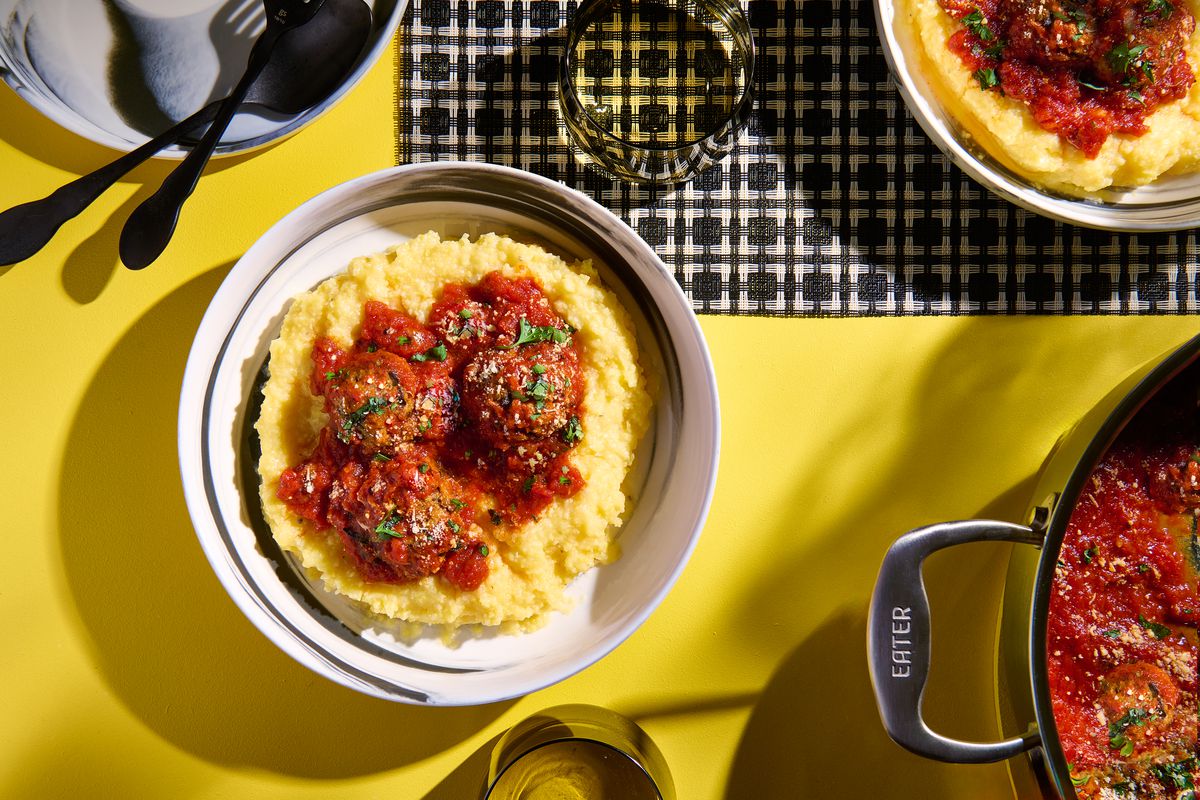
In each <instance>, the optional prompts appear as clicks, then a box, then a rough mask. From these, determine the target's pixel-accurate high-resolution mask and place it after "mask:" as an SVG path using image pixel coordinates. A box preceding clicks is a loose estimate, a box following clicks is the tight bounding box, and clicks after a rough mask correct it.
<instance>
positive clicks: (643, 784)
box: [484, 705, 676, 800]
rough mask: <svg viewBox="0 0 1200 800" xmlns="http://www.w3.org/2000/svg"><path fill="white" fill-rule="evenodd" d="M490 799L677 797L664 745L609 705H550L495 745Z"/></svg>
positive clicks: (672, 799)
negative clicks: (605, 706) (659, 747)
mask: <svg viewBox="0 0 1200 800" xmlns="http://www.w3.org/2000/svg"><path fill="white" fill-rule="evenodd" d="M487 787H488V788H487V794H486V795H485V798H484V800H676V798H675V786H674V784H673V783H672V782H671V773H670V772H669V771H668V770H667V763H666V761H665V760H664V759H663V757H662V753H661V752H659V750H658V747H656V746H655V744H654V742H653V741H651V739H650V737H649V736H647V735H646V732H645V731H643V730H642V729H641V728H640V727H638V725H637V724H636V723H635V722H633V721H632V720H629V719H626V718H625V717H623V716H621V715H620V714H617V713H616V712H614V711H609V710H608V709H605V708H599V707H597V706H588V705H565V706H555V707H554V708H548V709H546V710H545V711H541V712H539V713H537V714H534V715H533V716H531V717H528V718H526V719H524V720H522V721H521V722H519V723H517V724H516V725H515V726H513V727H512V728H510V729H509V730H508V732H506V733H505V734H504V735H503V736H502V737H500V741H499V742H497V743H496V747H495V749H494V750H492V760H491V766H490V768H489V770H488V782H487Z"/></svg>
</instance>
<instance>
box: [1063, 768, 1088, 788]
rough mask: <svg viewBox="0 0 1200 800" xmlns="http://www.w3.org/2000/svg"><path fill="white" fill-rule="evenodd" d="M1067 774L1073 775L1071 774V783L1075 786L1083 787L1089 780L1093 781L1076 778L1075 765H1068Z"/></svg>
mask: <svg viewBox="0 0 1200 800" xmlns="http://www.w3.org/2000/svg"><path fill="white" fill-rule="evenodd" d="M1067 772H1070V773H1072V774H1071V783H1072V784H1074V785H1075V786H1083V785H1084V784H1085V783H1087V782H1088V781H1089V780H1091V779H1090V778H1086V777H1085V778H1079V777H1076V776H1075V774H1074V772H1075V765H1074V764H1070V763H1068V764H1067Z"/></svg>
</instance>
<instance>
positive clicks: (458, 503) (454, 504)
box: [450, 497, 467, 511]
mask: <svg viewBox="0 0 1200 800" xmlns="http://www.w3.org/2000/svg"><path fill="white" fill-rule="evenodd" d="M450 507H451V508H453V509H454V510H455V511H458V510H459V509H460V508H466V507H467V504H466V503H464V502H463V501H462V500H459V499H458V498H457V497H451V498H450Z"/></svg>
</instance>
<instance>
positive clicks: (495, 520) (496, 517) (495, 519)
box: [488, 508, 504, 525]
mask: <svg viewBox="0 0 1200 800" xmlns="http://www.w3.org/2000/svg"><path fill="white" fill-rule="evenodd" d="M488 517H490V518H491V520H492V524H493V525H499V524H500V523H502V522H504V518H503V517H501V516H500V512H499V511H497V510H496V509H494V508H489V509H488Z"/></svg>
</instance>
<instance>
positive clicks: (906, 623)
mask: <svg viewBox="0 0 1200 800" xmlns="http://www.w3.org/2000/svg"><path fill="white" fill-rule="evenodd" d="M1189 367H1194V368H1195V370H1200V336H1197V337H1195V338H1193V339H1191V340H1190V341H1188V342H1187V343H1185V344H1184V345H1183V346H1181V347H1179V348H1178V349H1177V350H1175V351H1174V352H1172V353H1170V354H1168V355H1167V356H1166V357H1165V358H1162V359H1156V360H1155V361H1152V362H1150V363H1148V364H1146V365H1144V366H1143V367H1141V368H1140V369H1138V370H1135V372H1134V373H1133V374H1131V375H1130V376H1129V377H1128V378H1126V379H1125V380H1124V381H1123V382H1122V383H1121V384H1120V385H1119V386H1117V387H1116V388H1115V389H1113V391H1112V392H1110V393H1109V394H1108V396H1107V397H1105V399H1104V400H1102V401H1101V402H1100V403H1099V404H1097V405H1096V407H1095V408H1093V409H1092V410H1091V411H1090V412H1089V413H1088V414H1087V415H1086V416H1085V417H1084V418H1083V419H1081V420H1079V422H1077V423H1076V424H1075V426H1074V427H1073V428H1072V429H1071V430H1069V431H1068V432H1067V433H1065V434H1064V435H1063V436H1062V437H1061V438H1060V439H1059V442H1058V444H1057V445H1056V446H1055V448H1054V450H1053V451H1052V453H1051V455H1050V456H1049V458H1048V459H1047V461H1046V464H1045V466H1044V468H1043V469H1042V474H1041V476H1040V478H1039V480H1038V485H1037V489H1036V490H1035V492H1034V495H1033V501H1032V503H1031V508H1030V511H1029V514H1028V516H1027V518H1026V520H1025V522H1024V524H1015V523H1012V522H1000V521H995V520H965V521H959V522H946V523H941V524H938V525H930V526H928V527H924V528H918V529H916V530H913V531H909V532H908V533H906V534H904V535H903V536H901V537H900V538H899V539H897V540H896V542H895V543H894V544H893V545H892V546H891V548H890V549H889V550H888V552H887V555H886V556H885V557H884V560H883V565H882V567H881V568H880V570H879V577H878V579H877V581H876V584H875V591H874V594H873V595H872V597H871V609H870V613H869V618H868V622H867V658H868V661H869V664H870V668H871V682H872V684H873V685H874V688H875V700H876V702H877V703H878V705H879V713H880V716H881V717H882V719H883V724H884V727H885V728H886V729H887V732H888V735H890V736H891V737H892V739H893V740H895V741H896V743H898V744H900V745H901V746H902V747H904V748H906V749H908V750H911V751H912V752H914V753H916V754H918V755H922V756H925V757H927V758H933V759H937V760H939V761H950V762H957V763H983V762H989V761H1000V760H1002V759H1006V758H1012V757H1013V756H1016V755H1020V754H1021V753H1024V752H1026V751H1030V750H1033V749H1035V748H1040V749H1041V750H1042V751H1043V753H1042V755H1043V757H1044V760H1045V764H1046V767H1047V770H1048V772H1049V776H1050V779H1051V781H1052V782H1053V784H1054V788H1055V789H1056V790H1057V791H1058V793H1059V795H1060V796H1061V797H1063V798H1065V800H1073V798H1075V796H1076V795H1075V791H1074V789H1073V787H1072V784H1071V777H1070V772H1069V770H1068V768H1067V762H1066V758H1065V757H1064V756H1063V751H1062V747H1061V745H1060V743H1059V738H1058V729H1057V727H1056V726H1055V723H1054V714H1053V712H1052V710H1051V707H1050V689H1049V684H1048V682H1047V676H1046V615H1047V613H1048V608H1049V603H1050V588H1051V583H1052V582H1053V580H1054V568H1055V563H1056V562H1057V560H1058V552H1059V549H1060V547H1061V545H1062V540H1063V535H1064V533H1065V532H1066V529H1067V523H1068V522H1069V521H1070V518H1071V511H1072V510H1073V508H1074V506H1075V501H1076V499H1077V498H1078V497H1079V493H1080V491H1081V490H1082V488H1083V486H1084V484H1085V482H1086V481H1087V480H1088V478H1089V476H1090V475H1091V473H1092V470H1093V468H1094V467H1095V466H1096V464H1097V463H1098V462H1099V461H1100V459H1101V457H1102V456H1103V455H1104V453H1105V452H1106V451H1107V450H1108V448H1109V446H1110V445H1111V444H1112V442H1113V440H1114V439H1116V437H1117V435H1118V434H1119V433H1120V432H1121V430H1122V429H1124V427H1125V425H1126V424H1127V423H1128V422H1129V421H1130V420H1131V419H1132V418H1133V417H1134V415H1135V414H1136V413H1137V412H1138V410H1139V409H1141V407H1142V406H1143V405H1145V403H1146V401H1147V400H1149V399H1150V398H1151V397H1152V396H1153V395H1154V394H1155V393H1156V392H1157V391H1158V390H1159V389H1160V388H1162V387H1163V386H1165V385H1166V384H1167V383H1168V382H1170V381H1171V380H1172V379H1174V378H1175V377H1176V376H1178V375H1179V374H1180V373H1182V372H1183V371H1185V370H1187V369H1188V368H1189ZM980 541H1008V542H1014V543H1016V545H1018V546H1016V547H1014V551H1013V557H1012V560H1011V563H1010V566H1009V574H1008V581H1009V590H1008V591H1007V592H1006V595H1007V599H1006V604H1005V609H1004V612H1005V613H1004V616H1003V618H1002V622H1001V633H1000V643H1001V647H1002V653H1001V659H1002V661H1003V662H1005V663H1006V664H1007V665H1008V666H1009V669H1010V670H1012V669H1014V668H1015V669H1017V670H1020V671H1022V672H1024V673H1026V674H1027V675H1028V678H1029V687H1030V690H1031V693H1030V706H1031V711H1032V718H1033V719H1036V724H1035V725H1032V726H1031V727H1030V729H1029V730H1028V731H1027V732H1025V733H1023V734H1021V735H1019V736H1015V737H1013V738H1011V739H1007V740H1004V741H999V742H965V741H959V740H956V739H951V738H948V737H946V736H942V735H940V734H938V733H936V732H935V731H933V730H931V729H930V728H929V726H928V725H926V724H925V721H924V720H923V719H922V717H921V698H922V695H923V694H924V690H925V682H926V679H927V678H928V676H929V661H930V621H929V602H928V598H927V597H926V594H925V586H924V583H923V581H922V577H921V565H922V562H923V561H924V560H925V557H926V556H928V555H929V554H930V553H933V552H934V551H936V550H941V549H943V548H946V547H952V546H954V545H959V544H966V543H969V542H980ZM1013 587H1024V591H1021V589H1020V588H1016V589H1015V590H1014V588H1013ZM1003 667H1004V665H1003V664H1002V668H1003Z"/></svg>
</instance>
